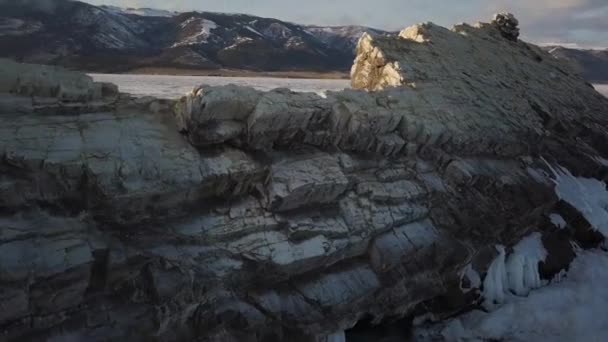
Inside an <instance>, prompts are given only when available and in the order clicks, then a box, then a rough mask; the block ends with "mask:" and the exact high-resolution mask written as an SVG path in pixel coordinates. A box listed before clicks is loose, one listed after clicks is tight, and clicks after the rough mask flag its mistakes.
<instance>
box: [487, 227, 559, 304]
mask: <svg viewBox="0 0 608 342" xmlns="http://www.w3.org/2000/svg"><path fill="white" fill-rule="evenodd" d="M496 249H497V250H498V256H497V257H496V258H495V259H494V261H493V262H492V264H491V265H490V268H489V269H488V274H487V275H486V277H485V279H484V281H483V296H484V299H485V302H484V306H485V307H486V308H493V307H494V306H495V305H496V304H501V303H504V302H505V298H506V296H507V295H508V294H509V292H513V293H514V294H516V295H518V296H525V295H527V294H528V293H529V292H530V290H531V289H535V288H538V287H540V286H542V280H541V278H540V274H539V272H538V263H539V262H541V261H544V260H545V258H546V256H547V252H546V250H545V248H544V247H543V244H542V240H541V235H540V233H533V234H531V235H529V236H527V237H525V238H524V239H522V240H521V241H520V242H519V243H518V244H517V245H515V247H513V252H512V253H511V254H510V255H508V256H507V253H506V251H505V248H504V247H503V246H496Z"/></svg>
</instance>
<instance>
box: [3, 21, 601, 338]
mask: <svg viewBox="0 0 608 342" xmlns="http://www.w3.org/2000/svg"><path fill="white" fill-rule="evenodd" d="M0 74H2V75H3V77H2V78H1V79H2V82H1V84H0V91H2V93H1V94H0V153H1V156H2V159H1V160H0V337H1V338H2V339H3V340H6V341H24V340H32V341H38V340H40V341H44V340H46V339H47V338H52V339H58V340H60V339H61V338H75V339H77V340H86V341H118V340H120V341H124V340H130V341H134V342H135V341H151V340H158V341H252V342H254V341H278V340H287V341H319V342H320V341H329V340H332V339H335V338H341V336H343V334H344V333H343V331H344V330H345V329H349V328H351V327H353V326H354V325H355V324H356V323H357V322H358V321H360V320H369V321H371V322H373V323H374V324H381V323H383V322H389V321H393V320H395V319H400V318H405V317H410V316H411V315H419V314H423V313H428V312H431V313H434V314H436V315H438V316H441V315H449V314H451V313H454V312H457V311H459V310H462V309H463V308H466V307H468V306H470V305H475V303H477V302H478V301H479V294H480V291H479V288H478V287H479V284H476V283H479V281H473V279H472V278H473V277H470V278H467V276H466V274H468V275H470V274H479V275H481V276H482V277H483V276H485V272H486V271H487V269H488V267H489V266H490V264H491V262H492V260H493V259H494V258H495V257H496V256H497V254H498V253H497V251H496V249H495V248H494V245H504V246H506V247H507V250H508V247H510V246H513V245H515V244H516V243H517V242H518V241H520V240H521V239H522V238H523V237H525V236H527V235H529V234H530V233H532V232H539V233H540V234H542V236H543V243H544V244H545V247H546V249H547V250H548V252H549V257H548V258H547V261H546V262H545V263H543V264H540V265H539V267H540V268H541V274H542V275H543V276H544V277H547V278H550V277H552V275H554V274H556V273H558V272H559V271H560V270H561V269H563V268H564V267H567V265H568V263H569V262H570V260H571V259H572V253H571V250H569V249H570V248H572V247H570V246H571V245H570V243H569V241H571V240H572V241H577V242H580V243H581V244H582V245H585V246H593V245H597V244H598V243H600V242H601V240H603V237H598V236H597V234H596V232H594V231H593V230H592V229H591V228H590V225H589V223H588V222H586V220H585V218H584V217H583V216H581V214H580V213H578V212H577V210H576V209H575V208H573V207H571V206H569V205H568V204H567V203H565V202H563V201H560V200H559V198H558V197H557V196H556V194H555V191H554V183H553V182H552V173H551V168H550V167H549V166H550V165H560V166H563V167H565V168H567V169H568V170H569V171H570V172H572V174H574V175H577V176H584V177H594V178H598V179H603V178H604V177H605V175H606V174H607V172H608V169H607V168H606V165H605V163H602V162H601V160H602V159H601V158H605V159H608V148H607V147H606V146H607V145H606V144H605V141H606V138H608V136H607V128H608V99H606V98H604V97H602V96H601V95H599V94H598V93H597V92H595V91H594V90H593V88H592V87H591V86H589V85H588V84H587V83H586V82H585V81H584V80H583V79H582V78H581V77H580V76H578V75H577V74H576V73H575V72H574V71H572V70H571V68H570V67H569V66H568V65H565V64H563V63H562V62H560V61H557V60H555V59H553V58H552V57H551V56H550V55H548V54H546V53H544V52H543V51H542V50H540V49H539V48H537V47H535V46H533V45H530V44H527V43H524V42H521V41H517V42H515V41H511V40H509V39H506V38H504V37H503V36H502V35H501V33H500V32H499V31H498V29H496V27H495V26H493V25H483V24H481V25H478V27H472V26H467V25H461V26H458V27H456V28H455V29H454V30H452V31H450V30H447V29H444V28H441V27H439V26H436V25H433V24H424V25H419V26H415V27H412V28H408V29H406V30H404V31H402V32H401V33H400V34H399V36H394V37H376V38H373V39H372V38H371V37H369V36H364V37H363V38H362V39H361V40H360V42H359V48H358V57H357V60H356V61H355V65H354V66H353V85H354V87H355V88H362V89H354V90H345V91H343V92H336V93H329V94H328V95H327V97H326V98H321V97H319V96H317V95H315V94H308V93H293V92H291V91H289V90H286V89H276V90H273V91H270V92H259V91H257V90H254V89H251V88H245V87H237V86H224V87H200V88H197V89H195V90H194V91H193V92H192V93H190V94H188V95H187V96H185V97H184V98H182V99H181V100H179V101H176V102H171V101H168V100H156V99H153V98H144V99H133V98H131V97H129V96H128V95H126V94H118V93H117V91H116V89H115V87H112V86H111V85H102V84H95V83H93V82H92V81H91V80H90V79H89V78H87V77H86V76H84V75H79V74H76V73H73V72H68V71H64V70H61V69H56V68H52V69H50V68H47V67H40V66H33V65H21V64H15V63H12V62H8V61H4V60H2V61H0ZM4 75H10V77H8V76H7V77H4ZM31 75H35V76H31ZM369 90H374V91H373V92H370V91H369ZM552 214H553V215H555V214H559V215H561V217H562V218H563V221H564V222H563V223H562V224H560V226H562V227H556V226H554V225H553V224H552V219H551V218H550V217H551V215H552ZM564 224H565V226H566V228H564V227H563V226H564ZM507 252H508V251H507ZM465 269H467V270H470V272H466V274H465V275H464V276H463V270H465ZM473 271H474V272H473ZM477 280H479V279H477ZM463 289H466V291H464V290H463Z"/></svg>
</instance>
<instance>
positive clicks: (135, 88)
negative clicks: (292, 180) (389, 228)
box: [89, 74, 608, 99]
mask: <svg viewBox="0 0 608 342" xmlns="http://www.w3.org/2000/svg"><path fill="white" fill-rule="evenodd" d="M89 75H91V76H92V77H93V79H95V81H99V82H111V83H114V84H116V85H118V87H119V88H120V91H121V92H124V93H129V94H132V95H135V96H154V97H158V98H168V99H175V98H178V97H180V96H183V95H185V94H186V93H188V92H190V91H191V90H192V89H193V88H194V87H195V86H198V85H201V84H207V85H210V86H218V85H226V84H231V83H232V84H236V85H241V86H250V87H254V88H256V89H259V90H271V89H274V88H289V89H291V90H293V91H298V92H314V93H318V94H323V93H324V92H325V91H327V90H333V91H335V90H342V89H344V88H350V80H321V79H318V80H316V79H297V78H270V77H215V76H168V75H119V74H89ZM594 86H595V89H597V91H599V92H600V93H602V94H604V95H606V96H608V84H595V85H594Z"/></svg>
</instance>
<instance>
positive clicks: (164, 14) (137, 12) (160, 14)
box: [100, 5, 179, 18]
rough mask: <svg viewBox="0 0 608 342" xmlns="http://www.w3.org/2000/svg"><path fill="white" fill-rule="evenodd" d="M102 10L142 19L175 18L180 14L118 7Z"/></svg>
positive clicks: (152, 9) (105, 7)
mask: <svg viewBox="0 0 608 342" xmlns="http://www.w3.org/2000/svg"><path fill="white" fill-rule="evenodd" d="M100 7H101V8H103V9H105V10H106V11H110V12H112V13H115V14H130V15H137V16H141V17H167V18H170V17H174V16H176V15H178V14H179V12H172V11H166V10H159V9H154V8H131V7H129V8H122V7H118V6H107V5H104V6H100Z"/></svg>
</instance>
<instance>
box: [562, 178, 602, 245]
mask: <svg viewBox="0 0 608 342" xmlns="http://www.w3.org/2000/svg"><path fill="white" fill-rule="evenodd" d="M553 173H554V175H555V192H556V193H557V196H558V197H559V198H560V199H561V200H564V201H566V202H568V203H569V204H570V205H572V206H573V207H574V208H576V209H577V210H578V211H579V212H580V213H581V214H582V215H583V216H584V217H585V219H586V220H587V221H588V222H589V224H591V226H592V227H593V229H595V230H597V231H599V232H600V233H602V235H604V236H605V237H608V210H607V208H608V191H606V183H604V182H602V181H599V180H597V179H594V178H583V177H574V176H573V175H572V173H570V171H568V170H567V169H565V168H563V167H557V168H554V169H553Z"/></svg>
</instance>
